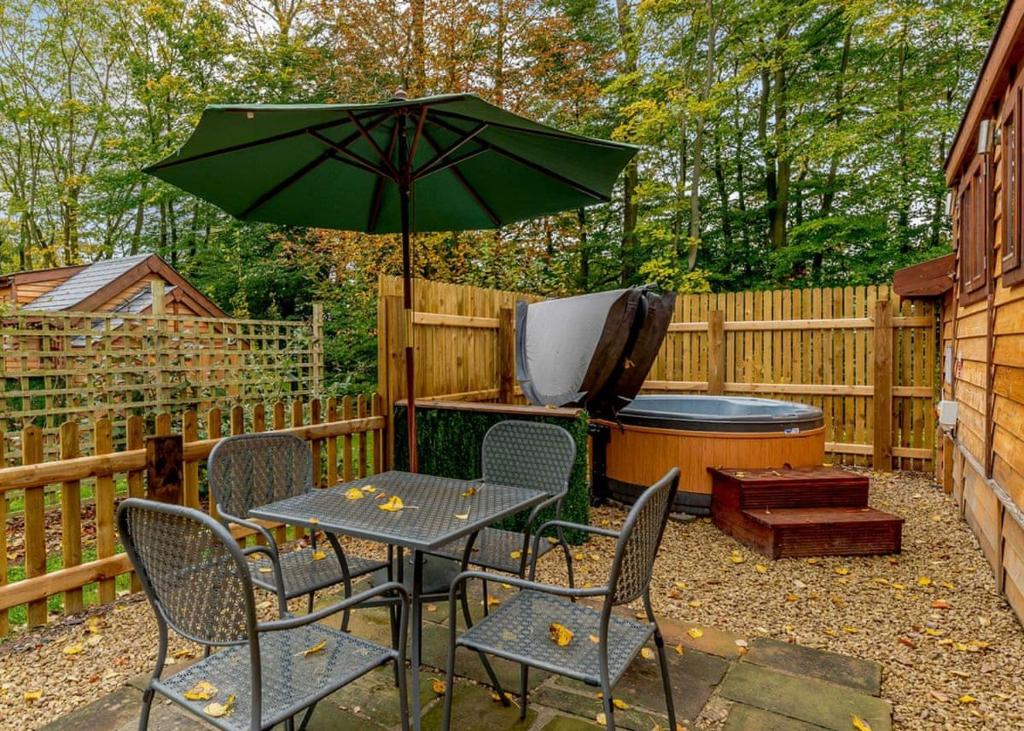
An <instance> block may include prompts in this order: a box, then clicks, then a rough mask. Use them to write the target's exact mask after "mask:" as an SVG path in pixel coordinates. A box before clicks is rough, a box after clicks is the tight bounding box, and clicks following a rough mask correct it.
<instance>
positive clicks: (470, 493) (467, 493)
mask: <svg viewBox="0 0 1024 731" xmlns="http://www.w3.org/2000/svg"><path fill="white" fill-rule="evenodd" d="M477 489H478V488H476V487H467V488H466V489H465V490H463V491H462V497H473V496H474V495H476V491H477Z"/></svg>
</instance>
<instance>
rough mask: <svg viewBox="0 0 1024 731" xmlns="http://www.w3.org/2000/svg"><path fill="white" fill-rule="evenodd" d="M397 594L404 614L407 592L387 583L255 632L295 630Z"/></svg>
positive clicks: (275, 621) (401, 587) (391, 583)
mask: <svg viewBox="0 0 1024 731" xmlns="http://www.w3.org/2000/svg"><path fill="white" fill-rule="evenodd" d="M392 591H394V592H397V593H398V599H399V601H400V602H401V603H402V611H403V612H405V611H406V610H407V609H408V607H409V592H408V591H407V590H406V588H405V587H404V586H402V585H401V584H399V583H398V582H397V581H389V582H387V583H384V584H381V585H380V586H375V587H373V588H371V589H367V590H366V591H361V592H359V593H358V594H353V595H352V596H350V597H348V598H347V599H343V600H342V601H340V602H338V603H337V604H332V605H331V606H329V607H324V608H323V609H321V610H320V611H318V612H313V613H312V614H302V615H300V616H298V617H288V618H287V619H276V620H273V621H271V622H261V623H259V624H257V625H256V631H257V632H279V631H281V630H286V629H295V628H296V627H303V626H305V625H307V624H312V623H314V622H319V621H320V620H321V619H326V618H327V617H330V616H331V615H332V614H337V613H338V612H340V611H343V610H345V609H350V608H351V607H353V606H355V605H356V604H362V603H363V602H365V601H366V600H367V599H372V598H373V597H375V596H380V595H381V594H387V593H388V592H392Z"/></svg>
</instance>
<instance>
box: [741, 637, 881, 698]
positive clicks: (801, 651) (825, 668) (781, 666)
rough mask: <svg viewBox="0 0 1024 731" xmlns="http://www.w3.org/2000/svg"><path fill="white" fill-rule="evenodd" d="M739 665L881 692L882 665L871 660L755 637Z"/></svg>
mask: <svg viewBox="0 0 1024 731" xmlns="http://www.w3.org/2000/svg"><path fill="white" fill-rule="evenodd" d="M743 662H752V663H754V664H755V665H763V666H765V667H770V668H775V669H776V670H782V671H783V672H787V673H791V674H793V675H807V676H809V677H812V678H818V679H819V680H827V681H828V682H830V683H837V684H839V685H845V686H847V687H850V688H853V689H854V690H858V691H860V692H862V693H868V694H870V695H878V694H879V693H881V692H882V666H881V664H879V663H877V662H875V661H873V660H863V659H861V658H857V657H851V656H849V655H840V654H837V653H835V652H827V651H825V650H815V649H812V648H810V647H803V646H801V645H794V644H791V643H788V642H779V641H778V640H770V639H767V638H764V637H759V638H757V639H754V640H751V641H750V650H749V652H747V654H746V655H744V656H743Z"/></svg>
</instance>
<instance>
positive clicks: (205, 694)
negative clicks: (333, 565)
mask: <svg viewBox="0 0 1024 731" xmlns="http://www.w3.org/2000/svg"><path fill="white" fill-rule="evenodd" d="M215 695H217V686H216V685H214V684H213V683H211V682H210V681H209V680H200V681H199V682H198V683H196V684H195V685H193V686H192V687H191V688H189V689H188V690H186V691H185V693H184V696H185V700H187V701H208V700H210V699H211V698H213V697H214V696H215Z"/></svg>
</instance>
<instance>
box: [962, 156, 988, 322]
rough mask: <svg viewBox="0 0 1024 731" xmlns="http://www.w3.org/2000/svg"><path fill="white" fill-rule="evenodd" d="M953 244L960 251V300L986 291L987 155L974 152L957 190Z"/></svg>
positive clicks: (967, 300)
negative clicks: (955, 240) (955, 242)
mask: <svg viewBox="0 0 1024 731" xmlns="http://www.w3.org/2000/svg"><path fill="white" fill-rule="evenodd" d="M957 214H958V215H957V219H958V220H957V226H956V237H957V247H958V249H959V252H960V300H961V301H962V302H973V301H975V300H978V299H981V298H982V297H984V296H985V295H987V294H988V288H989V279H990V277H989V264H988V261H989V252H990V251H991V250H992V236H991V232H992V180H991V176H990V174H989V156H988V155H975V156H974V161H973V162H972V163H971V165H970V167H969V168H967V173H966V174H965V175H964V177H963V179H962V180H961V182H960V189H959V191H958V192H957Z"/></svg>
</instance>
